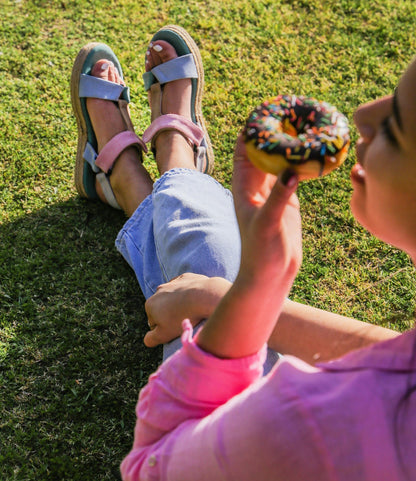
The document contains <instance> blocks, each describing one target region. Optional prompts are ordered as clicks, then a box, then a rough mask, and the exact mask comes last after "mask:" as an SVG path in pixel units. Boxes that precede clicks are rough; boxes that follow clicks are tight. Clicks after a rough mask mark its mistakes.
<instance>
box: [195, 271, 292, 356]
mask: <svg viewBox="0 0 416 481" xmlns="http://www.w3.org/2000/svg"><path fill="white" fill-rule="evenodd" d="M290 285H291V277H290V276H288V279H281V282H276V281H272V280H271V279H270V278H269V279H267V276H265V277H264V280H263V281H259V280H253V279H251V278H250V277H244V276H241V275H239V276H238V277H237V279H236V281H235V283H234V284H233V286H232V287H231V288H230V289H229V291H228V292H227V293H226V295H225V296H224V297H223V299H222V300H221V302H220V303H219V305H218V307H217V308H216V309H215V311H214V312H213V314H212V315H211V316H210V317H209V319H208V321H207V323H206V324H205V326H204V328H203V329H202V330H201V331H200V333H199V335H198V339H197V343H198V345H199V346H200V347H201V348H202V349H204V350H205V351H207V352H210V353H211V354H214V355H215V356H218V357H221V358H238V357H244V356H248V355H251V354H254V353H255V352H256V351H258V350H259V349H260V348H261V346H262V345H263V344H264V343H265V342H267V339H268V337H269V336H270V334H271V332H272V331H273V329H274V325H275V322H276V319H277V318H278V316H279V314H280V311H281V308H282V305H283V303H284V299H285V296H286V295H287V291H288V290H289V288H290Z"/></svg>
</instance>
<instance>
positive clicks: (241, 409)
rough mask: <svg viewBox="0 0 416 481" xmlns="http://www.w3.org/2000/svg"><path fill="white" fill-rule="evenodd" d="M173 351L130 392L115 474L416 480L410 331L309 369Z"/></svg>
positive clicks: (186, 341) (202, 479) (179, 478)
mask: <svg viewBox="0 0 416 481" xmlns="http://www.w3.org/2000/svg"><path fill="white" fill-rule="evenodd" d="M182 341H183V348H182V349H181V350H180V351H178V352H177V353H175V354H174V355H173V356H172V357H171V358H170V359H168V360H167V361H166V362H165V363H164V364H162V366H161V367H160V368H159V369H158V371H157V372H156V373H155V374H153V375H152V376H151V377H150V379H149V383H148V384H147V386H145V388H143V390H142V391H141V393H140V396H139V402H138V404H137V408H136V414H137V424H136V428H135V439H134V444H133V448H132V450H131V452H130V453H129V454H128V455H127V457H126V458H125V459H124V461H123V462H122V464H121V473H122V479H123V480H124V481H133V480H134V481H138V480H143V481H145V480H146V481H147V480H149V481H150V480H169V481H174V480H176V481H188V480H189V481H217V480H218V481H220V480H227V481H231V480H235V481H245V480H247V481H253V480H254V481H263V480H268V481H280V480H281V481H326V480H328V481H329V480H330V481H347V480H348V481H364V480H365V481H396V480H397V481H399V480H400V481H401V480H403V481H404V480H406V481H410V480H416V393H414V394H413V395H412V396H410V397H409V398H408V399H407V401H403V398H404V396H405V393H406V392H407V391H408V388H409V386H411V385H415V384H416V356H415V354H414V347H415V343H416V331H415V330H413V331H409V332H407V333H405V334H403V335H401V336H399V337H398V338H395V339H392V340H389V341H386V342H383V343H379V344H375V345H373V346H371V347H369V348H365V349H360V350H357V351H353V352H351V353H350V354H348V355H346V356H344V357H342V358H340V359H338V360H335V361H332V362H329V363H322V364H320V365H319V366H317V367H312V366H310V365H308V364H306V363H304V362H302V361H300V360H299V359H297V358H294V357H290V356H286V357H284V358H283V359H282V360H280V361H279V362H278V363H277V365H276V366H275V368H274V369H273V370H272V371H271V372H270V373H269V374H268V375H267V376H265V377H262V365H263V360H264V357H265V349H263V350H262V351H261V352H260V353H258V354H256V355H253V356H250V357H247V358H243V359H232V360H224V359H218V358H216V357H214V356H212V355H210V354H208V353H206V352H204V351H202V350H201V349H200V348H199V347H198V346H197V345H196V343H195V341H194V340H192V329H191V326H190V324H189V322H185V323H184V334H183V336H182Z"/></svg>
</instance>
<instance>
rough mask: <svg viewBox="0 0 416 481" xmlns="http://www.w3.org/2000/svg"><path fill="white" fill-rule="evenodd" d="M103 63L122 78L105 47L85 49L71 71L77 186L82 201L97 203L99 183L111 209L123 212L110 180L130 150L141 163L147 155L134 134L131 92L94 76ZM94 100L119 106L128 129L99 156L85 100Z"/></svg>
mask: <svg viewBox="0 0 416 481" xmlns="http://www.w3.org/2000/svg"><path fill="white" fill-rule="evenodd" d="M101 59H106V60H109V61H111V62H112V63H113V64H114V65H115V67H116V68H117V70H118V73H119V75H120V77H121V78H123V72H122V69H121V65H120V63H119V61H118V59H117V57H116V55H115V54H114V52H113V51H112V50H111V49H110V48H109V47H108V46H107V45H105V44H102V43H89V44H88V45H86V46H85V47H83V48H82V49H81V50H80V52H79V53H78V56H77V58H76V59H75V62H74V66H73V68H72V75H71V101H72V109H73V111H74V114H75V118H76V121H77V126H78V148H77V157H76V164H75V186H76V189H77V191H78V193H79V194H80V195H81V196H82V197H86V198H87V199H98V198H99V197H98V194H97V191H96V189H95V181H96V179H97V180H98V181H99V182H100V185H101V188H102V190H103V193H104V196H105V198H106V200H107V202H108V203H109V204H110V205H111V206H112V207H114V208H116V209H120V206H119V204H118V202H117V200H116V198H115V195H114V192H113V189H112V188H111V184H110V180H109V177H110V175H111V171H112V168H113V165H114V163H115V161H116V159H117V158H118V156H119V155H120V154H121V153H122V152H123V151H124V150H125V149H126V148H127V147H130V146H135V147H137V150H138V152H139V158H140V161H142V151H145V152H147V149H146V144H145V143H144V142H143V140H142V139H141V138H140V137H138V136H137V135H136V134H135V133H134V128H133V125H132V122H131V119H130V114H129V111H128V103H129V102H130V97H129V90H128V88H127V87H124V86H123V85H120V84H117V83H114V82H110V81H107V80H103V79H100V78H98V77H94V76H92V75H91V69H92V67H93V66H94V65H95V64H96V63H97V62H98V60H101ZM91 97H92V98H99V99H105V100H109V101H113V102H116V103H117V105H118V108H119V110H120V113H121V115H122V117H123V120H124V122H125V124H126V129H127V130H125V131H124V132H120V133H119V134H117V135H115V136H114V137H113V138H112V139H111V140H110V141H109V142H108V143H107V144H106V145H105V146H104V147H103V149H101V152H100V153H99V154H97V149H98V147H97V139H96V136H95V133H94V129H93V127H92V124H91V120H90V117H89V115H88V111H87V103H86V99H87V98H91Z"/></svg>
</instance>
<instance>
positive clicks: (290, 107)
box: [243, 95, 350, 180]
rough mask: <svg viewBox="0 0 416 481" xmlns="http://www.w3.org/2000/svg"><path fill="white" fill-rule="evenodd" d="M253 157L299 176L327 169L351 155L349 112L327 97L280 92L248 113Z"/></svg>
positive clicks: (249, 148)
mask: <svg viewBox="0 0 416 481" xmlns="http://www.w3.org/2000/svg"><path fill="white" fill-rule="evenodd" d="M243 138H244V141H245V144H246V149H247V155H248V158H249V160H250V161H251V162H252V163H253V164H254V165H255V166H256V167H258V168H259V169H261V170H263V171H265V172H269V173H271V174H274V175H278V174H279V173H280V172H282V171H283V170H285V169H287V168H291V169H293V170H295V171H296V173H297V174H298V176H299V179H300V180H305V179H312V178H315V177H320V176H322V175H325V174H328V173H329V172H331V171H332V170H334V169H336V168H337V167H339V166H340V165H341V164H342V163H343V162H344V160H345V158H346V157H347V153H348V147H349V144H350V136H349V128H348V120H347V118H346V117H345V116H344V115H343V114H341V113H340V112H338V111H337V109H336V108H335V107H333V106H332V105H330V104H329V103H327V102H321V101H318V100H316V99H314V98H311V97H303V96H299V97H297V96H295V95H278V96H277V97H274V98H271V99H269V100H266V101H265V102H263V103H262V104H261V105H259V106H258V107H256V108H255V109H254V110H253V111H252V113H251V114H250V115H249V117H248V119H247V122H246V125H245V127H244V129H243Z"/></svg>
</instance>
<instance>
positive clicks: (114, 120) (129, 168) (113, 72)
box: [87, 59, 153, 216]
mask: <svg viewBox="0 0 416 481" xmlns="http://www.w3.org/2000/svg"><path fill="white" fill-rule="evenodd" d="M91 75H93V76H95V77H99V78H101V79H103V80H108V81H110V82H115V83H118V84H120V85H124V82H123V80H122V78H121V77H120V75H119V73H118V71H117V69H116V67H115V66H114V64H113V63H112V62H109V61H108V60H105V59H103V60H99V61H98V62H97V63H96V64H95V65H94V67H93V68H92V70H91ZM87 110H88V115H89V117H90V120H91V123H92V126H93V128H94V133H95V136H96V138H97V144H98V153H99V152H100V151H101V149H102V148H103V147H104V146H105V145H106V144H107V142H108V141H109V140H111V139H112V138H113V137H114V136H115V135H117V134H119V133H120V132H123V131H125V130H127V125H126V124H125V122H124V120H123V117H122V115H121V113H120V111H119V109H118V107H117V105H116V104H115V103H114V102H111V101H108V100H102V99H95V98H88V99H87ZM109 180H110V183H111V187H112V189H113V192H114V195H115V196H116V199H117V202H118V203H119V205H120V206H121V208H122V209H123V210H124V212H125V213H126V214H127V215H128V216H131V215H132V214H133V212H134V211H135V210H136V208H137V207H138V206H139V204H140V203H141V202H142V201H143V200H144V199H145V197H147V195H149V194H150V193H151V192H152V188H153V182H152V180H151V178H150V176H149V174H148V172H147V171H146V169H145V168H144V167H143V165H142V163H141V159H140V156H139V152H138V151H137V149H136V148H135V147H129V148H127V149H125V150H124V151H123V152H122V153H121V154H120V156H119V157H118V159H117V160H116V162H115V164H114V167H113V170H112V173H111V176H110V177H109ZM95 187H96V190H97V194H98V196H99V198H100V199H101V200H102V201H103V202H105V203H106V202H107V201H106V199H105V196H104V194H103V192H102V189H101V185H100V183H99V182H98V181H96V185H95Z"/></svg>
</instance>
